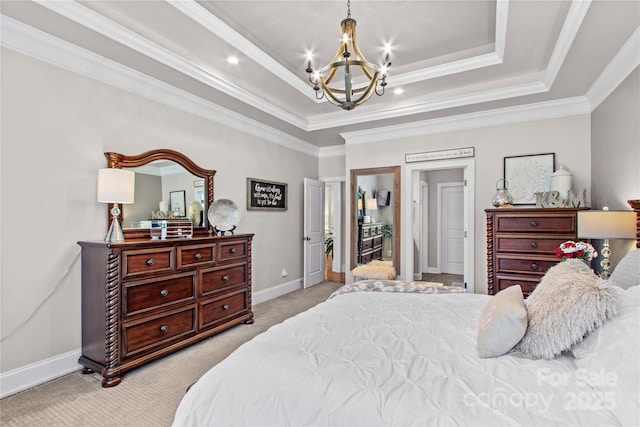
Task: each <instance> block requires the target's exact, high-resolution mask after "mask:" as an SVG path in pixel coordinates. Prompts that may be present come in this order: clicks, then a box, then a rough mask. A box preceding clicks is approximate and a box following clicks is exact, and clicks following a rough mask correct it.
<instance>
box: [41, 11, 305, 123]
mask: <svg viewBox="0 0 640 427" xmlns="http://www.w3.org/2000/svg"><path fill="white" fill-rule="evenodd" d="M34 1H35V2H36V3H38V4H39V5H41V6H43V7H46V8H47V9H49V10H51V11H53V12H55V13H57V14H59V15H61V16H64V17H65V18H68V19H71V20H73V21H75V22H77V23H78V24H80V25H83V26H84V27H86V28H89V29H90V30H92V31H95V32H97V33H99V34H102V35H103V36H105V37H108V38H109V39H111V40H114V41H116V42H118V43H120V44H122V45H124V46H127V47H129V48H131V49H133V50H135V51H137V52H139V53H141V54H142V55H145V56H147V57H149V58H151V59H153V60H155V61H158V62H160V63H161V64H164V65H166V66H168V67H170V68H173V69H174V70H177V71H179V72H180V73H183V74H184V75H186V76H189V77H191V78H193V79H194V80H197V81H199V82H201V83H204V84H206V85H207V86H210V87H212V88H214V89H216V90H219V91H221V92H222V93H225V94H227V95H229V96H232V97H234V98H236V99H238V100H239V101H241V102H244V103H245V104H248V105H251V106H252V107H255V108H257V109H259V110H261V111H264V112H265V113H267V114H270V115H272V116H274V117H277V118H278V119H280V120H282V121H284V122H287V123H289V124H291V125H293V126H296V127H298V128H300V129H304V127H305V126H306V122H305V120H304V119H302V118H300V117H299V116H296V115H294V114H291V113H289V112H287V111H285V110H283V109H282V108H280V107H277V106H275V105H274V104H272V103H270V102H268V101H266V100H265V99H263V98H261V97H259V96H256V95H254V94H252V93H250V92H247V91H245V90H244V89H241V88H240V87H238V86H236V85H234V84H232V83H230V82H228V81H226V80H224V79H221V78H220V77H218V76H216V75H214V74H212V73H210V72H208V71H206V70H205V69H204V68H202V67H198V66H196V65H195V64H193V63H191V62H189V61H188V60H186V59H184V58H182V57H181V56H179V55H176V54H175V53H173V52H171V51H170V50H168V49H165V48H163V47H162V46H159V45H157V44H156V43H154V42H152V41H150V40H148V39H147V38H145V37H142V36H141V35H139V34H137V33H135V32H133V31H131V30H129V29H127V28H125V27H123V26H121V25H120V24H117V23H116V22H113V21H112V20H110V19H108V18H106V17H104V16H102V15H100V14H98V13H96V12H94V11H92V10H91V9H89V8H87V7H85V6H83V5H81V4H79V3H77V2H75V1H45V0H34ZM246 43H249V42H248V41H246ZM256 49H257V48H256Z"/></svg>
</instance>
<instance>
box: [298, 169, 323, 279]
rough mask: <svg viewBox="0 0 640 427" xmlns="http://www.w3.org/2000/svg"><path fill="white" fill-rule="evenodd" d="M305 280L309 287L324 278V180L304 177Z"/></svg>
mask: <svg viewBox="0 0 640 427" xmlns="http://www.w3.org/2000/svg"><path fill="white" fill-rule="evenodd" d="M303 239H304V281H303V286H304V287H305V288H308V287H310V286H313V285H317V284H318V283H320V282H322V281H323V280H324V182H322V181H316V180H314V179H309V178H305V179H304V237H303Z"/></svg>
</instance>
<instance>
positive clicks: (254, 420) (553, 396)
mask: <svg viewBox="0 0 640 427" xmlns="http://www.w3.org/2000/svg"><path fill="white" fill-rule="evenodd" d="M487 298H489V297H487V296H486V295H475V294H454V295H419V294H389V293H370V292H363V293H350V294H343V295H339V296H337V297H335V298H333V299H330V300H328V301H326V302H324V303H322V304H320V305H318V306H316V307H314V308H312V309H310V310H308V311H306V312H304V313H301V314H299V315H297V316H295V317H293V318H291V319H288V320H287V321H285V322H283V323H282V324H279V325H276V326H274V327H272V328H271V329H270V330H269V331H267V332H266V333H264V334H262V335H259V336H257V337H256V338H254V339H253V340H251V341H249V342H247V343H246V344H244V345H243V346H241V347H240V348H239V349H238V350H236V351H235V352H234V353H233V354H232V355H231V356H229V357H228V358H227V359H226V360H224V361H223V362H221V363H220V364H218V365H217V366H215V367H214V368H212V369H211V370H210V371H209V372H207V373H206V374H205V375H204V376H203V377H202V378H201V379H200V380H199V381H198V382H197V383H196V384H195V385H194V386H193V387H191V389H190V390H189V392H188V393H187V395H186V396H185V397H184V399H183V400H182V402H181V403H180V406H179V407H178V410H177V412H176V415H175V419H174V425H175V426H187V425H189V426H210V425H223V426H231V425H246V426H261V425H268V426H286V425H290V426H308V425H314V426H329V425H333V426H409V425H413V426H427V425H428V426H434V425H446V426H450V425H473V426H497V425H509V426H522V425H524V426H534V425H535V426H550V425H572V426H577V425H580V426H605V425H619V424H620V423H619V421H618V419H617V418H616V416H615V415H614V414H613V413H612V412H611V411H609V410H608V409H607V407H608V406H607V405H606V402H600V404H599V405H598V404H597V402H596V398H597V396H596V394H595V393H594V389H593V388H592V387H591V386H590V385H589V384H586V383H585V381H582V380H581V379H580V376H579V375H578V376H577V375H576V367H575V365H574V363H573V360H572V359H571V358H570V357H564V356H563V357H559V358H557V359H555V360H551V361H545V360H527V359H521V358H517V357H514V356H509V355H507V356H503V357H499V358H495V359H480V358H479V357H478V355H477V353H476V324H477V320H478V317H479V315H480V312H481V310H482V307H483V306H484V304H485V302H486V301H487ZM585 396H586V397H588V398H589V399H590V404H589V405H584V404H583V402H584V399H585V398H586V397H585ZM580 399H582V400H580ZM581 402H582V403H581ZM585 406H586V407H585Z"/></svg>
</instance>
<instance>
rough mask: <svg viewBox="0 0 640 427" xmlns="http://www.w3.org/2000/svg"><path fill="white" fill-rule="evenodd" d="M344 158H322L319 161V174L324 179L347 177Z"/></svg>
mask: <svg viewBox="0 0 640 427" xmlns="http://www.w3.org/2000/svg"><path fill="white" fill-rule="evenodd" d="M344 161H345V157H344V156H332V157H321V158H320V160H319V161H318V163H319V164H318V169H319V174H320V176H321V177H323V178H341V177H344V176H345V167H344Z"/></svg>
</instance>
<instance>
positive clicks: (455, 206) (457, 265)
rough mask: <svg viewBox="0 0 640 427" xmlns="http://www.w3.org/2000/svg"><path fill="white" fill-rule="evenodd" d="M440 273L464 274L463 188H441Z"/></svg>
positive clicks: (460, 185) (450, 186)
mask: <svg viewBox="0 0 640 427" xmlns="http://www.w3.org/2000/svg"><path fill="white" fill-rule="evenodd" d="M441 206H442V213H441V215H442V216H441V218H442V223H441V226H442V264H441V265H442V272H443V273H449V274H464V187H463V186H462V184H461V183H460V184H459V183H455V184H450V185H449V184H445V185H443V187H442V198H441Z"/></svg>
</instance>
